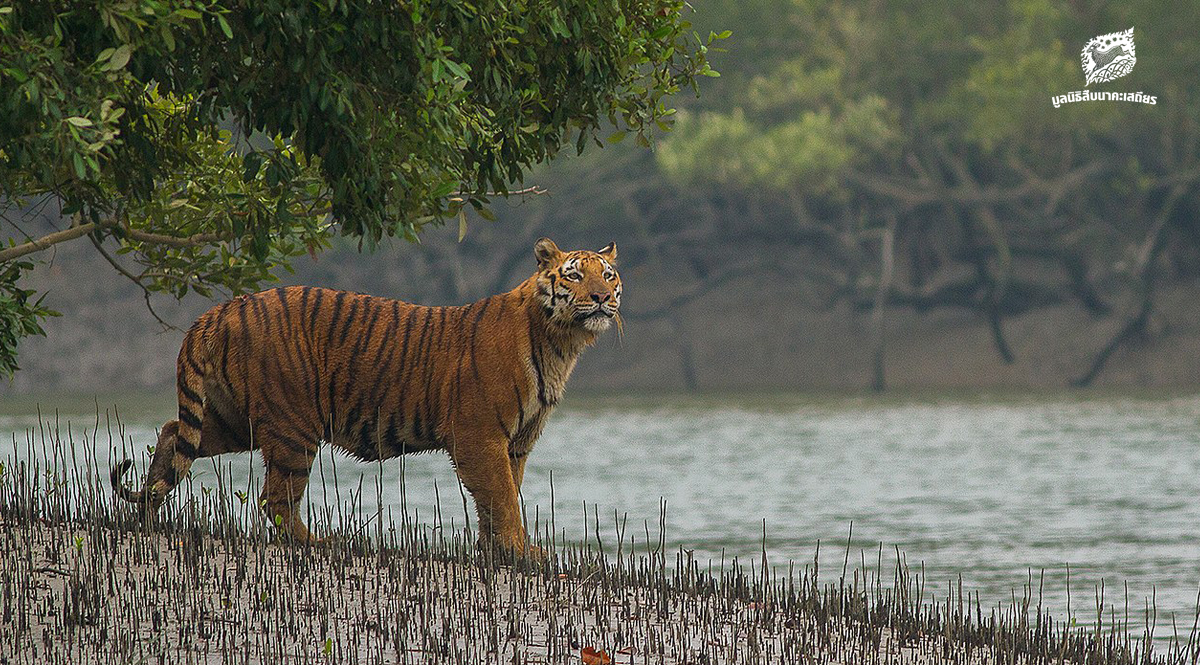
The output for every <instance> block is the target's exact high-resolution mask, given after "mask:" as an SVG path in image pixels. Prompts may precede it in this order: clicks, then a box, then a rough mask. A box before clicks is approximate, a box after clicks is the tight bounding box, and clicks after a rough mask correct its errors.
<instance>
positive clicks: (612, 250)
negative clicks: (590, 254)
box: [596, 242, 617, 263]
mask: <svg viewBox="0 0 1200 665" xmlns="http://www.w3.org/2000/svg"><path fill="white" fill-rule="evenodd" d="M596 253H597V254H599V255H600V256H603V257H604V258H605V259H607V260H608V262H609V263H616V262H617V243H615V242H610V243H608V244H607V245H605V246H604V249H602V250H600V251H598V252H596Z"/></svg>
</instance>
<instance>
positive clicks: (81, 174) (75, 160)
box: [71, 152, 87, 180]
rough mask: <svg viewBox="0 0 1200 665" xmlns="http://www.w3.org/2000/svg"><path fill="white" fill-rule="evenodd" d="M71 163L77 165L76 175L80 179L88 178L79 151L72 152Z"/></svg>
mask: <svg viewBox="0 0 1200 665" xmlns="http://www.w3.org/2000/svg"><path fill="white" fill-rule="evenodd" d="M71 164H72V165H74V167H75V175H76V176H78V178H79V179H80V180H83V179H85V178H87V169H86V168H85V167H84V166H83V157H81V156H80V155H79V153H77V152H73V153H71Z"/></svg>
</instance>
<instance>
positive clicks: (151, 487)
mask: <svg viewBox="0 0 1200 665" xmlns="http://www.w3.org/2000/svg"><path fill="white" fill-rule="evenodd" d="M534 253H535V256H536V257H537V260H538V270H537V272H536V273H535V274H534V275H533V276H532V277H530V278H529V279H527V280H525V281H524V282H523V283H521V285H520V286H518V287H517V288H515V289H513V290H512V291H509V292H508V293H504V294H501V295H496V296H492V297H490V298H485V299H483V300H480V301H478V302H475V303H472V304H470V305H465V306H459V307H424V306H420V305H413V304H410V303H406V302H402V301H399V300H391V299H387V298H377V297H374V296H369V295H363V294H357V293H347V292H344V291H331V290H328V289H320V288H312V287H286V288H279V289H274V290H271V291H263V292H261V293H256V294H253V295H247V296H241V297H239V298H236V299H234V300H232V301H229V302H226V303H223V304H221V305H217V306H216V307H213V308H212V309H210V310H209V311H208V312H206V313H205V314H204V315H202V316H201V317H200V318H199V319H198V320H197V321H196V323H195V325H193V326H192V328H191V330H189V331H188V333H187V335H186V336H185V338H184V341H183V347H182V349H181V350H180V352H179V362H178V395H179V419H178V420H173V421H170V422H168V423H167V424H166V425H165V426H164V427H163V431H162V434H161V436H160V437H159V442H158V446H157V448H156V449H155V452H154V457H153V459H152V461H151V465H150V470H149V472H148V474H147V477H146V480H145V484H144V486H143V489H142V490H141V491H132V490H129V489H127V488H125V487H124V486H122V485H121V483H120V477H121V475H122V474H123V473H124V472H125V470H127V469H128V466H129V462H124V463H122V464H120V465H118V466H117V467H115V468H114V469H113V472H112V474H111V475H112V482H113V486H114V488H115V489H116V490H117V492H118V494H119V495H120V496H122V497H123V498H125V499H126V500H128V501H131V502H135V503H138V504H140V505H141V506H142V507H143V509H144V510H146V511H153V510H155V509H156V508H158V507H159V506H160V505H161V504H162V502H163V501H164V500H165V499H166V496H167V495H168V493H169V492H170V491H171V490H172V489H173V488H174V487H175V486H176V485H177V484H178V483H179V481H180V480H181V479H182V478H183V477H184V476H185V475H186V474H187V472H188V469H189V468H190V467H191V464H192V462H193V461H194V460H195V459H197V458H200V457H208V456H211V455H217V454H220V453H224V452H236V451H245V450H250V448H251V444H252V442H253V446H254V447H256V448H259V449H260V450H261V451H262V455H263V460H264V461H265V462H266V468H267V475H266V481H265V483H264V487H263V493H262V498H261V503H262V505H263V507H264V509H265V510H266V511H267V514H268V516H269V517H270V518H271V519H272V520H275V521H277V523H279V524H280V526H281V527H282V529H283V531H284V532H285V533H287V534H288V535H290V536H291V537H293V538H295V539H297V540H309V539H312V535H311V534H310V533H309V531H308V529H307V527H305V525H304V523H303V522H302V521H301V520H300V517H299V514H298V510H297V506H298V503H299V500H300V497H301V496H302V494H303V493H304V490H305V487H306V486H307V484H308V477H309V472H310V470H311V467H312V463H313V459H314V458H315V456H316V454H317V449H318V447H319V446H320V444H321V443H322V442H326V443H331V444H333V445H336V446H338V447H340V448H343V449H344V450H346V451H348V452H350V453H351V454H353V455H355V456H357V457H359V458H361V459H364V460H375V459H386V458H390V457H395V456H397V455H401V454H405V453H413V452H422V451H427V450H445V451H446V452H447V453H448V454H449V456H450V459H451V461H452V462H453V464H454V468H455V470H456V471H457V473H458V476H459V478H460V479H461V480H462V483H463V485H464V486H465V487H466V488H467V490H468V491H470V492H471V495H472V496H473V497H474V499H475V506H476V511H477V513H478V516H479V527H480V529H479V531H480V536H481V538H483V539H485V540H488V541H493V542H496V543H498V544H500V545H502V546H504V547H507V548H510V549H514V550H522V549H523V548H525V547H526V543H527V539H526V534H525V532H524V529H523V527H522V525H521V520H520V511H519V507H518V503H517V492H518V490H519V488H520V486H521V481H522V479H523V476H524V471H525V460H526V458H527V455H528V454H529V452H530V450H531V449H532V448H533V445H534V442H536V440H537V438H538V436H539V435H540V434H541V432H542V427H543V426H544V425H545V422H546V418H547V417H548V416H549V415H550V412H551V411H552V410H553V409H554V406H555V405H556V404H557V403H558V401H559V400H560V399H561V398H562V395H563V390H564V389H565V387H566V383H567V379H568V377H569V376H570V374H571V370H572V369H573V368H574V367H575V362H576V360H577V359H578V357H579V354H580V352H582V351H583V349H584V348H585V347H587V346H589V345H590V344H592V343H593V342H594V341H595V339H596V337H597V335H598V334H599V333H600V332H602V331H603V330H604V329H605V328H607V327H608V324H609V322H610V321H612V320H614V319H616V320H619V319H618V317H617V314H618V307H619V306H620V294H621V283H620V277H619V276H618V275H617V274H616V270H615V268H614V267H613V263H614V262H615V261H616V247H615V245H609V246H608V247H606V248H604V249H603V250H601V251H600V252H588V251H575V252H562V251H560V250H559V249H558V247H556V246H555V245H554V243H553V242H551V241H550V240H548V239H545V238H543V239H541V240H539V241H538V242H537V244H536V245H535V247H534Z"/></svg>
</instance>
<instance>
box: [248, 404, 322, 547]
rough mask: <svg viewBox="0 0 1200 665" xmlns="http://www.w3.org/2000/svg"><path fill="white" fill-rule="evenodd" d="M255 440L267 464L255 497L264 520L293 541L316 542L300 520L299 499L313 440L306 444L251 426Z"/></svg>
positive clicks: (313, 455) (313, 451)
mask: <svg viewBox="0 0 1200 665" xmlns="http://www.w3.org/2000/svg"><path fill="white" fill-rule="evenodd" d="M255 439H256V440H255V445H256V446H258V448H259V449H260V450H262V452H263V462H265V463H266V467H267V477H266V480H265V481H264V482H263V490H262V495H261V497H260V499H259V505H260V506H262V509H263V511H264V512H265V513H266V515H267V519H268V520H270V522H271V523H272V524H274V525H275V526H276V527H278V528H279V529H280V531H282V532H283V534H284V535H285V536H287V537H289V538H291V539H292V540H293V541H295V542H301V543H303V542H309V543H315V542H318V541H319V539H318V538H316V537H315V536H313V534H312V533H310V532H309V530H308V527H307V526H305V525H304V521H303V520H302V519H300V498H301V497H302V496H304V490H305V489H306V488H307V487H308V477H309V474H310V473H311V471H312V464H313V460H314V459H315V458H316V452H317V443H316V441H315V440H313V441H312V442H311V443H310V442H308V441H303V440H298V439H294V438H293V437H290V436H287V435H284V434H282V433H279V432H275V431H272V430H271V429H267V428H259V427H256V428H255Z"/></svg>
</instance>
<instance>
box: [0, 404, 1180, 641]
mask: <svg viewBox="0 0 1200 665" xmlns="http://www.w3.org/2000/svg"><path fill="white" fill-rule="evenodd" d="M59 402H60V403H58V404H56V400H52V399H49V400H43V401H42V406H41V409H42V414H43V416H44V417H47V418H49V417H52V416H50V414H51V413H52V412H53V410H54V409H55V408H56V407H57V408H58V414H57V418H58V420H59V427H60V429H64V428H65V426H66V425H65V424H66V423H67V422H68V421H70V422H71V423H72V427H86V428H88V429H89V430H90V429H92V428H93V427H94V425H95V419H96V407H97V405H98V406H99V410H100V413H101V416H100V420H101V423H100V441H101V446H100V451H99V455H100V457H101V459H100V460H99V467H100V468H102V469H103V468H106V467H107V465H108V460H107V459H106V456H107V454H108V452H107V450H106V449H105V447H106V445H107V441H108V440H107V438H106V434H105V425H104V420H105V417H106V416H105V415H104V414H105V412H106V411H107V412H108V413H109V414H110V416H111V414H112V413H113V412H114V409H115V410H116V411H119V412H120V413H121V418H122V423H123V425H124V434H125V436H126V437H127V438H126V439H125V442H126V443H125V445H126V446H128V447H131V448H133V449H135V450H138V451H142V452H143V456H144V448H145V446H146V445H147V444H152V443H153V441H154V434H153V427H155V426H157V425H159V424H161V423H162V422H163V421H164V420H166V419H168V418H169V417H170V416H171V407H170V405H169V404H168V403H166V402H163V401H161V400H145V399H137V398H111V399H109V400H107V401H106V400H104V399H99V400H97V401H96V403H95V404H92V405H87V404H85V403H80V402H79V401H77V400H65V399H64V400H59ZM36 423H37V416H36V411H35V406H34V404H33V402H31V401H28V400H23V401H22V400H7V403H6V404H4V405H2V407H0V460H3V459H7V458H11V457H14V456H15V457H16V458H17V459H21V458H25V457H28V456H29V455H30V454H31V452H30V448H29V447H28V445H27V443H26V442H27V441H28V438H29V437H28V434H27V432H28V431H29V428H31V427H36ZM119 438H120V437H119V435H118V439H119ZM218 459H219V460H220V463H221V464H222V468H224V469H226V473H231V474H232V476H231V477H233V478H234V479H236V480H235V481H234V483H233V489H237V488H238V487H239V486H240V487H241V488H242V489H246V488H247V484H248V482H251V479H258V478H261V477H262V468H261V465H260V464H259V463H258V462H257V456H254V457H252V456H251V455H248V454H240V455H226V456H223V457H221V458H218ZM322 459H323V460H324V461H323V462H322V464H323V466H324V469H323V471H324V473H323V474H321V473H318V472H316V471H314V476H313V483H312V484H311V485H310V488H309V493H308V497H309V499H310V500H312V501H314V502H316V503H318V504H320V503H322V502H324V503H326V504H334V503H338V502H341V503H342V504H343V509H349V506H350V503H351V502H352V499H351V498H350V497H351V496H352V494H354V493H355V492H356V491H357V490H358V488H359V487H363V490H362V494H363V497H364V498H363V500H362V501H361V502H360V507H361V510H362V511H364V512H367V513H371V514H374V513H375V511H376V510H377V508H378V504H379V503H380V502H382V504H383V505H384V507H385V510H387V509H391V510H392V511H393V515H396V514H398V513H399V512H400V507H401V504H402V503H403V504H404V506H405V507H406V509H407V510H408V514H409V515H410V516H419V517H415V518H417V519H419V520H420V521H421V522H424V523H429V524H433V522H434V521H435V520H436V515H437V514H438V513H439V511H440V516H441V520H442V522H443V523H444V524H446V525H447V526H449V525H450V522H451V521H453V522H454V524H455V525H456V526H459V527H460V526H461V525H462V523H463V519H464V510H463V498H462V495H461V494H460V490H459V487H458V484H457V482H456V480H455V477H454V474H453V471H452V470H451V468H450V465H449V463H448V461H447V459H446V457H445V456H444V455H441V454H426V455H419V456H410V457H409V458H407V459H406V462H405V464H404V466H403V473H402V472H401V465H400V464H399V463H398V462H397V461H395V460H392V461H389V462H386V463H384V464H383V465H382V466H380V465H377V464H362V463H357V462H355V461H353V460H351V459H348V458H346V457H344V456H330V455H329V453H328V449H326V450H325V452H324V453H323V458H322ZM251 460H254V464H253V465H251ZM144 461H145V460H144V458H143V460H142V462H143V463H142V465H141V466H139V468H138V472H139V473H141V471H142V470H143V469H144ZM334 468H336V471H337V473H336V475H337V484H335V483H334V473H333V469H334ZM193 475H194V478H193V482H192V487H191V491H193V492H197V491H201V489H200V488H202V487H206V486H207V487H215V486H216V475H217V474H216V468H215V466H214V464H213V463H212V462H211V461H205V460H201V461H199V462H197V463H196V465H195V466H194V467H193ZM322 475H323V476H324V482H322ZM402 477H403V483H402V482H401V480H402ZM551 477H553V489H552V487H551ZM253 482H254V483H257V480H253ZM435 485H436V491H435ZM402 488H403V489H402ZM250 491H251V493H252V495H254V492H255V490H254V489H253V488H250ZM552 493H553V503H552V501H551V496H552ZM402 494H403V497H402V496H401V495H402ZM523 498H524V502H525V506H526V512H527V514H528V516H529V521H530V522H532V521H533V520H534V517H535V515H536V517H537V520H538V522H539V523H540V524H545V523H546V521H547V520H549V519H550V516H551V514H552V515H553V524H554V528H555V530H556V533H557V536H558V537H559V538H564V537H565V538H566V539H567V540H573V541H579V540H581V539H584V538H585V534H586V537H589V538H591V539H593V540H594V535H595V532H596V530H597V524H596V516H598V517H599V525H598V528H599V532H600V536H601V538H602V539H605V540H607V543H606V547H609V548H612V547H613V546H614V544H613V538H614V536H613V534H614V533H615V527H614V523H615V521H616V520H624V521H625V523H626V525H627V526H626V530H625V533H626V540H627V541H628V539H629V538H630V537H631V536H632V537H634V539H635V541H636V547H637V548H638V549H639V550H641V549H643V548H644V547H645V544H646V543H645V541H646V535H647V534H648V535H649V536H650V540H651V541H652V542H653V541H657V540H658V539H659V537H660V519H661V521H662V525H663V526H665V532H664V534H663V537H664V539H665V541H666V543H667V545H668V547H670V548H672V549H674V548H677V547H683V548H685V549H686V550H691V551H692V552H694V556H695V557H697V558H699V559H700V560H701V561H703V560H706V559H713V560H714V561H718V562H719V561H721V560H722V558H723V559H724V560H725V561H726V562H728V561H730V560H731V559H732V558H733V557H735V556H736V557H739V558H740V559H741V560H742V561H746V560H749V559H752V560H755V561H759V560H761V556H762V554H761V553H762V549H763V545H764V539H763V535H764V528H765V534H766V540H765V545H766V551H767V555H768V560H769V562H770V563H771V564H772V565H775V566H783V565H786V564H787V562H788V561H789V560H794V561H796V562H797V564H798V565H803V564H811V562H812V561H813V559H814V555H815V554H816V552H817V551H818V549H817V544H818V541H820V543H821V546H820V563H821V566H822V571H823V573H822V574H823V576H825V577H824V578H825V579H827V580H830V581H836V578H837V576H839V575H840V572H841V568H842V565H843V562H844V560H845V557H846V555H847V539H848V538H849V553H850V561H851V567H853V565H854V564H855V563H857V562H860V561H866V562H867V565H868V566H869V567H872V568H873V567H874V566H875V565H876V561H877V560H878V558H879V557H880V550H881V549H882V552H883V560H884V564H883V565H884V569H885V571H886V569H887V567H888V566H889V565H894V562H895V560H896V552H897V550H898V551H899V552H900V553H901V554H902V555H903V556H904V557H905V558H906V560H907V563H908V565H909V567H910V568H918V567H920V566H923V567H924V570H925V574H926V579H927V580H928V582H929V584H930V587H931V588H932V589H935V590H936V589H943V590H944V589H945V588H946V584H947V583H948V582H951V581H953V583H954V584H955V586H956V588H957V584H958V582H959V579H960V578H961V582H962V585H963V588H964V589H965V590H966V591H967V592H977V593H978V594H979V597H980V599H981V600H982V602H983V605H984V608H985V611H986V608H988V607H989V606H994V605H996V604H999V603H1008V602H1009V601H1010V599H1011V597H1012V594H1013V589H1016V590H1017V591H1016V594H1017V595H1018V596H1020V594H1021V588H1022V587H1023V585H1025V584H1026V583H1027V582H1028V581H1029V579H1030V576H1031V575H1032V579H1033V584H1034V587H1035V589H1036V588H1037V587H1038V586H1039V585H1040V584H1044V591H1043V596H1044V599H1045V604H1046V605H1047V606H1048V607H1049V608H1050V609H1051V610H1052V611H1055V612H1057V613H1059V614H1060V615H1061V616H1066V611H1067V571H1068V566H1069V570H1070V589H1071V593H1072V596H1071V604H1072V605H1071V612H1072V614H1073V615H1076V616H1078V618H1079V621H1081V622H1083V621H1085V620H1087V618H1088V617H1089V616H1092V617H1094V615H1095V596H1096V590H1097V589H1098V587H1099V586H1100V585H1101V583H1103V584H1104V588H1105V604H1106V605H1108V606H1112V609H1115V611H1116V613H1117V616H1118V618H1120V617H1121V615H1122V613H1123V612H1124V608H1125V606H1126V605H1125V604H1126V594H1128V601H1127V602H1128V606H1129V611H1130V615H1131V616H1130V619H1131V621H1132V622H1133V623H1134V624H1135V625H1140V624H1141V621H1142V620H1143V619H1142V617H1143V615H1144V609H1145V605H1146V603H1147V602H1148V601H1149V600H1150V599H1153V602H1154V606H1155V608H1156V610H1157V625H1158V628H1157V629H1156V630H1157V631H1158V633H1157V637H1160V638H1161V637H1165V636H1166V635H1164V633H1166V634H1169V633H1170V632H1171V631H1172V628H1171V626H1172V615H1174V620H1175V623H1176V625H1178V626H1179V631H1180V633H1182V635H1183V636H1184V638H1185V639H1186V635H1187V633H1188V632H1189V631H1190V629H1191V626H1192V621H1193V619H1194V616H1195V607H1196V599H1197V590H1198V585H1200V396H1196V395H1185V394H1178V395H1108V394H1102V395H1096V394H1071V393H1068V394H1049V395H1046V394H1041V395H1031V396H1012V395H1006V396H981V395H976V396H970V397H961V396H929V395H911V396H890V397H884V398H868V397H807V396H788V395H771V396H735V397H727V396H723V397H717V396H699V397H693V396H675V397H632V396H631V397H620V398H615V397H606V398H598V397H588V396H578V395H575V396H569V397H568V400H567V403H566V404H564V406H563V407H561V408H560V410H559V411H558V412H557V413H556V414H555V415H554V416H553V417H552V418H551V420H550V422H549V424H548V426H547V427H546V431H545V433H544V435H543V436H542V439H541V441H540V442H539V443H538V445H537V447H536V448H535V450H534V452H533V454H532V457H531V458H530V461H529V465H528V468H527V472H526V480H525V486H524V488H523ZM664 504H665V506H666V508H665V516H662V517H660V513H661V509H662V507H663V506H664ZM585 514H586V517H585ZM472 518H473V515H472ZM585 520H586V521H585ZM851 525H853V526H852V527H851ZM824 571H832V572H830V573H828V574H827V576H826V573H824ZM1043 577H1044V582H1042V580H1043ZM885 579H886V573H885ZM1108 613H1109V610H1106V611H1105V615H1106V616H1107V615H1108Z"/></svg>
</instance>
